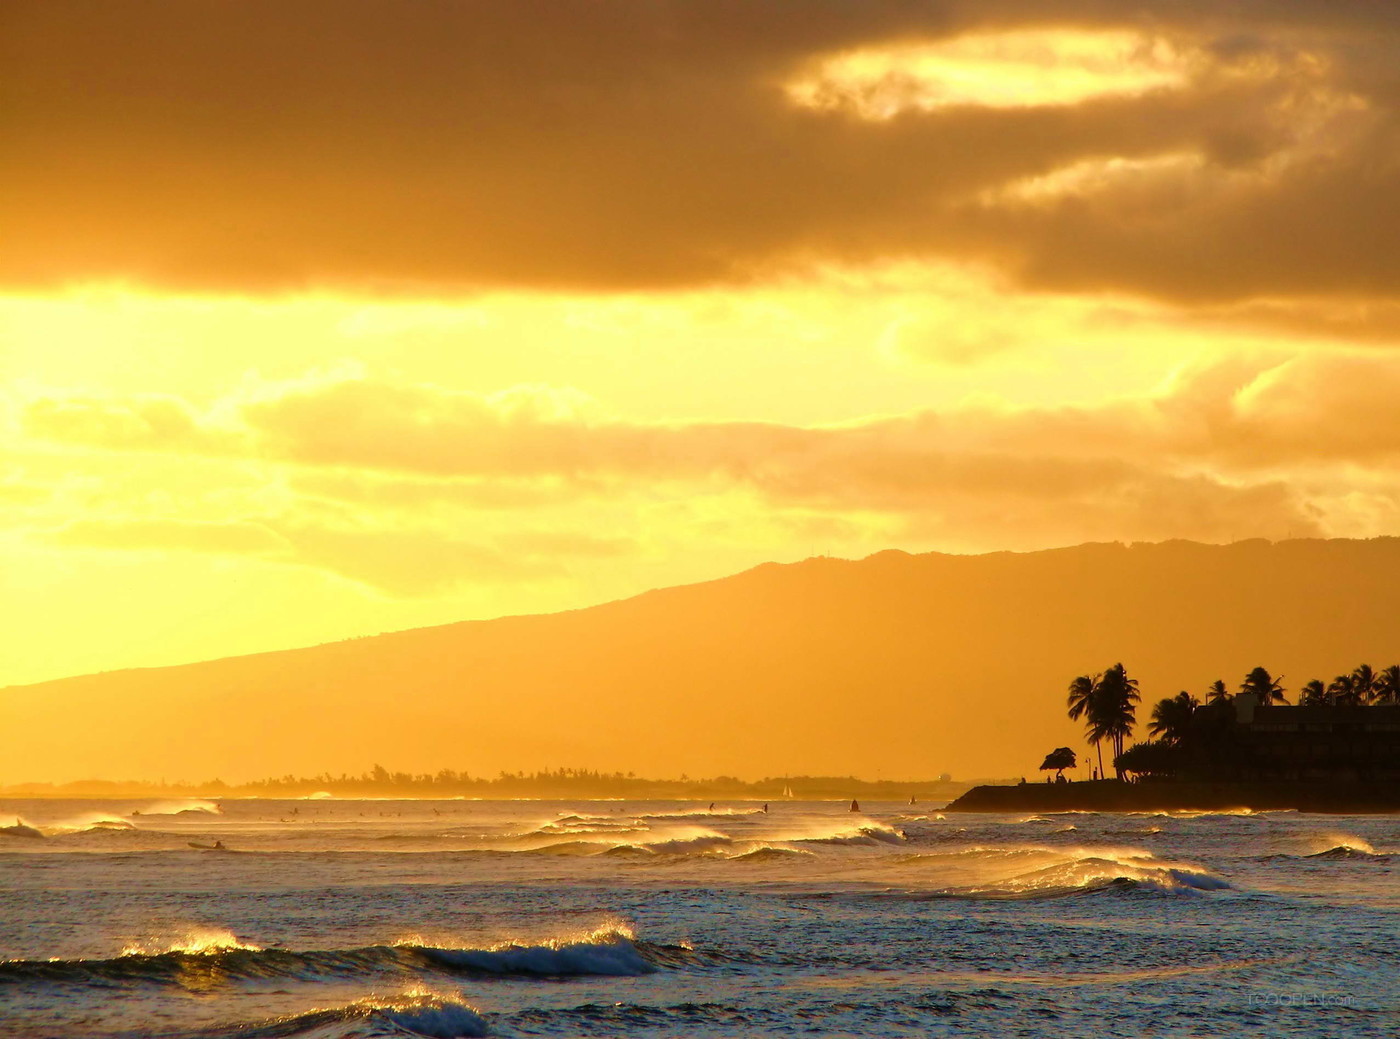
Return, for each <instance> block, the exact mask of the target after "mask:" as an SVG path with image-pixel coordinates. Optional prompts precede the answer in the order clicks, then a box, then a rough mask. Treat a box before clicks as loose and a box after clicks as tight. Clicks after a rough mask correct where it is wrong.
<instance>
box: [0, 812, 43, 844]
mask: <svg viewBox="0 0 1400 1039" xmlns="http://www.w3.org/2000/svg"><path fill="white" fill-rule="evenodd" d="M43 836H44V831H43V830H41V829H39V827H37V826H31V825H29V823H27V822H25V821H24V820H23V819H21V818H20V817H19V816H15V821H14V823H13V824H12V825H10V826H0V837H28V838H31V839H34V838H37V839H42V838H43Z"/></svg>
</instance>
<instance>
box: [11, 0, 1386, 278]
mask: <svg viewBox="0 0 1400 1039" xmlns="http://www.w3.org/2000/svg"><path fill="white" fill-rule="evenodd" d="M330 26H333V27H334V31H327V28H328V27H330ZM1144 26H1150V31H1148V30H1145V29H1144ZM1397 46H1400V23H1397V19H1396V16H1395V14H1394V13H1393V11H1392V10H1391V8H1390V6H1389V5H1386V4H1337V3H1331V2H1325V0H1311V2H1300V3H1290V4H1269V3H1262V2H1261V3H1252V4H1246V5H1244V6H1242V7H1240V6H1236V7H1231V8H1229V9H1228V10H1226V9H1222V8H1220V7H1219V5H1203V4H1196V3H1181V2H1177V0H1153V2H1149V3H1146V4H1136V5H1131V6H1129V5H1109V4H1103V3H1098V2H1092V0H1068V2H1065V3H1061V4H1056V5H1054V7H1053V9H1047V8H1046V7H1045V5H1040V4H1027V3H1025V2H1024V0H977V2H975V3H974V2H972V0H942V2H937V0H889V2H882V3H878V4H871V3H859V4H858V3H854V2H852V3H823V4H812V3H809V2H805V0H803V2H794V0H769V2H765V3H761V4H745V3H729V2H716V0H662V2H658V3H653V4H648V5H645V6H644V7H641V8H636V7H629V8H627V9H625V10H624V9H621V8H614V7H612V6H611V5H594V4H586V5H570V4H557V3H551V2H547V0H495V2H486V3H473V4H467V5H464V4H459V3H453V2H448V0H421V2H418V3H415V4H413V5H411V7H410V8H409V9H405V8H404V6H403V5H402V4H399V3H395V2H392V0H378V2H368V3H358V4H354V5H350V6H347V5H345V4H343V3H338V2H334V0H308V2H302V3H297V4H285V3H280V2H273V0H238V2H231V0H223V2H211V3H204V4H201V5H199V6H198V9H195V8H192V7H190V5H188V4H186V3H182V2H179V0H154V2H149V3H142V4H134V5H133V4H108V5H99V6H96V7H94V6H93V5H89V4H76V3H73V2H70V0H16V2H12V3H10V4H9V5H8V6H7V9H6V33H5V41H4V43H3V47H4V50H3V52H0V58H3V60H4V63H5V68H6V77H7V84H8V87H9V90H8V93H7V97H8V101H7V114H6V135H5V140H4V142H3V143H0V148H3V152H0V159H3V161H0V192H3V194H4V196H5V197H6V198H7V200H8V202H9V204H8V205H7V206H6V208H5V214H4V216H3V218H0V242H3V243H4V245H0V282H3V283H5V284H8V285H10V286H25V287H36V286H50V287H51V286H55V285H62V284H68V283H73V282H81V281H91V280H93V279H118V280H125V281H139V282H146V283H149V284H152V285H158V286H162V287H167V288H169V287H183V288H190V287H202V288H209V289H215V290H222V291H230V290H231V291H239V292H246V291H253V292H286V291H297V290H302V289H305V288H306V287H308V286H324V285H332V286H342V287H344V286H353V287H357V288H359V289H362V290H367V291H381V290H392V291H409V292H413V291H420V290H422V289H424V288H425V287H429V288H437V289H441V290H445V291H459V292H460V291H473V290H474V289H476V288H478V287H480V286H483V285H515V286H531V287H537V288H538V287H559V286H563V285H571V286H579V287H585V288H595V289H596V288H619V287H622V288H635V287H654V286H664V285H678V284H694V283H701V282H713V281H735V280H747V279H752V278H754V277H756V276H759V275H760V274H762V273H763V272H767V271H771V270H772V269H774V268H775V267H781V266H785V265H791V264H794V263H806V262H809V261H811V260H813V259H816V260H820V261H833V262H844V263H863V262H866V261H870V260H874V259H882V260H883V259H889V258H896V257H922V258H931V257H940V258H945V259H952V260H965V259H969V258H977V259H980V260H982V261H985V262H991V263H994V264H996V265H999V266H1000V267H1001V268H1002V269H1003V271H1005V272H1006V273H1008V274H1010V275H1012V276H1014V277H1016V278H1018V279H1020V280H1021V281H1022V282H1023V283H1024V284H1027V285H1032V286H1037V287H1042V288H1055V289H1066V288H1073V289H1076V290H1102V289H1109V288H1111V289H1114V290H1119V291H1124V292H1130V293H1137V294H1144V295H1150V296H1155V297H1159V298H1163V299H1171V300H1175V301H1178V302H1180V303H1183V304H1188V305H1192V306H1198V305H1204V304H1207V303H1218V302H1220V301H1233V300H1240V299H1248V298H1253V297H1257V296H1265V297H1281V296H1293V295H1320V294H1321V295H1329V294H1330V295H1352V296H1356V295H1360V296H1362V297H1366V298H1374V299H1394V298H1396V297H1397V295H1398V293H1397V289H1400V258H1397V256H1396V252H1395V250H1393V249H1390V248H1388V247H1387V244H1386V243H1388V242H1390V241H1392V240H1394V239H1396V238H1398V237H1400V206H1397V203H1396V199H1397V197H1400V192H1397V191H1396V178H1395V175H1394V174H1395V165H1394V161H1393V156H1394V154H1395V151H1396V147H1397V140H1400V138H1397V133H1400V131H1397V126H1400V120H1397V119H1396V114H1397V105H1398V104H1400V90H1397V89H1396V87H1395V83H1394V77H1393V76H1392V75H1391V74H1390V70H1391V67H1392V66H1393V59H1394V54H1395V52H1396V49H1397ZM804 77H805V78H804ZM814 77H815V78H814ZM804 83H807V84H808V87H807V88H803V86H802V85H803V84H804ZM1013 88H1014V89H1013ZM804 89H805V90H806V92H805V93H804ZM794 91H795V93H794ZM872 106H873V108H872ZM677 128H684V130H683V132H678V129H677Z"/></svg>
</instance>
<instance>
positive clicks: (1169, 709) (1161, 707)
mask: <svg viewBox="0 0 1400 1039" xmlns="http://www.w3.org/2000/svg"><path fill="white" fill-rule="evenodd" d="M1200 706H1201V702H1200V701H1199V700H1197V699H1196V698H1195V697H1194V696H1192V695H1191V694H1190V693H1187V692H1180V693H1177V694H1176V695H1175V696H1173V697H1171V698H1170V699H1167V700H1158V701H1157V706H1155V707H1153V708H1152V721H1151V722H1149V723H1148V726H1147V731H1148V732H1149V733H1151V734H1152V735H1153V736H1159V737H1161V739H1162V741H1163V742H1164V743H1171V744H1177V743H1180V742H1181V741H1182V740H1183V739H1184V738H1185V736H1186V734H1187V733H1188V732H1189V731H1190V729H1191V716H1192V715H1194V714H1195V713H1196V708H1197V707H1200Z"/></svg>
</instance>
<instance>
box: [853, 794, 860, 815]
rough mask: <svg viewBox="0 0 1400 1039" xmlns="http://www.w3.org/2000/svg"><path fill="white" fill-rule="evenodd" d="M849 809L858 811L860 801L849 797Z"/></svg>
mask: <svg viewBox="0 0 1400 1039" xmlns="http://www.w3.org/2000/svg"><path fill="white" fill-rule="evenodd" d="M851 811H853V812H859V811H860V802H859V801H857V800H856V799H855V798H854V797H853V798H851Z"/></svg>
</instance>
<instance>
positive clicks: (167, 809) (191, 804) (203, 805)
mask: <svg viewBox="0 0 1400 1039" xmlns="http://www.w3.org/2000/svg"><path fill="white" fill-rule="evenodd" d="M131 814H132V816H142V815H223V814H224V810H223V809H222V808H220V807H219V806H218V805H217V804H215V803H214V802H213V801H205V800H203V799H202V798H198V797H186V798H181V799H180V800H178V801H157V802H156V803H155V804H153V805H149V806H148V807H146V808H136V809H133V810H132V813H131Z"/></svg>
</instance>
